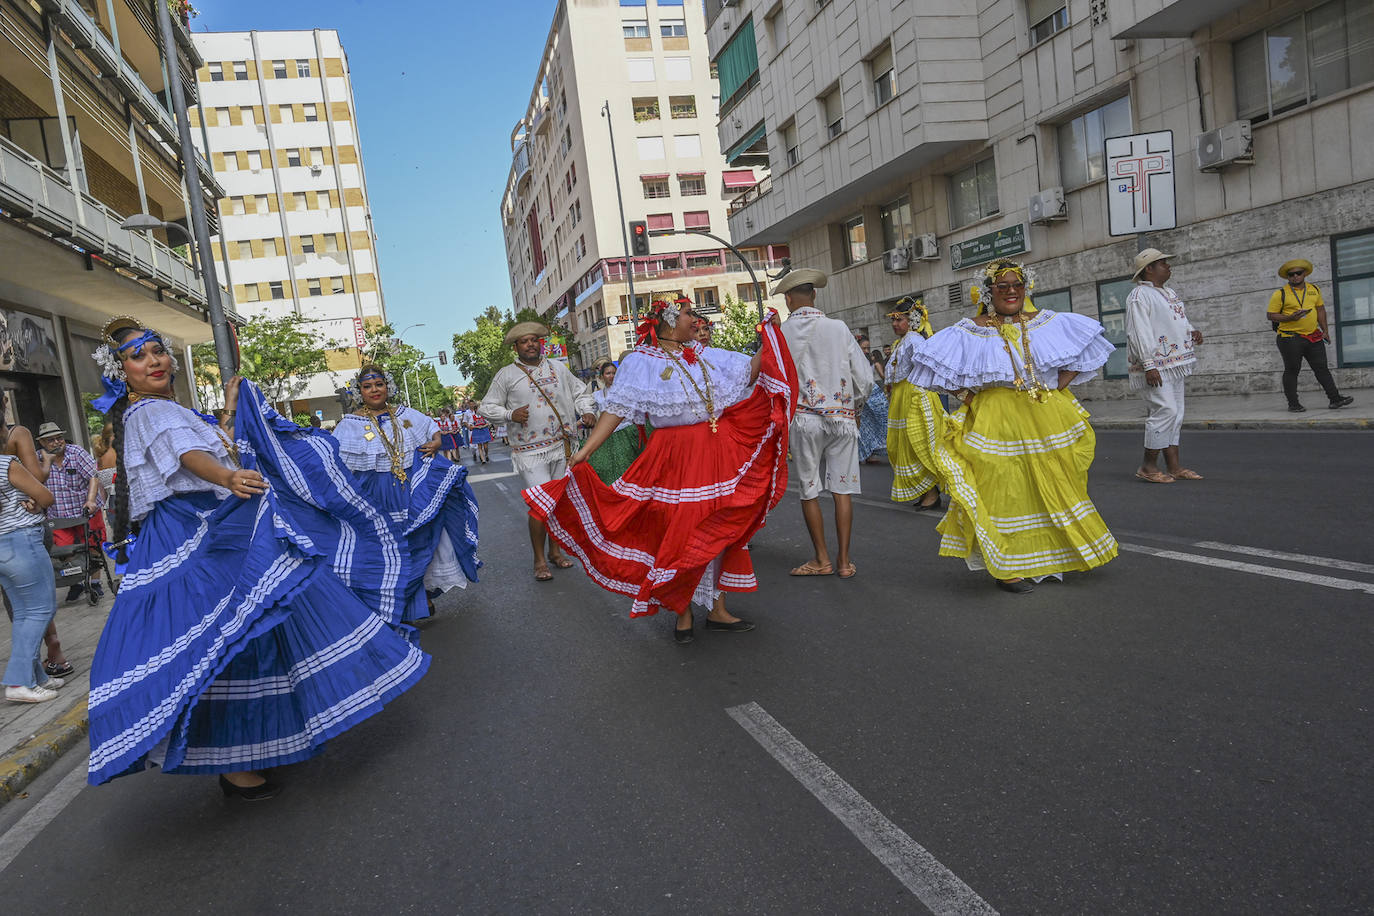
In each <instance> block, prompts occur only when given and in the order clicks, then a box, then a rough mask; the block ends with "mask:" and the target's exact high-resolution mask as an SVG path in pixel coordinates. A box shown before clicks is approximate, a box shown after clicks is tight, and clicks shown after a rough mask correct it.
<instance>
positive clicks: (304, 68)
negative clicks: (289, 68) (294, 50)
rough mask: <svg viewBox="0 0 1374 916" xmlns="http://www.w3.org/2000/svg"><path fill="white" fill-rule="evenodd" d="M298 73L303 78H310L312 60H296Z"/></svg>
mask: <svg viewBox="0 0 1374 916" xmlns="http://www.w3.org/2000/svg"><path fill="white" fill-rule="evenodd" d="M296 75H297V76H299V77H300V78H302V79H308V78H309V77H310V61H308V60H298V61H296Z"/></svg>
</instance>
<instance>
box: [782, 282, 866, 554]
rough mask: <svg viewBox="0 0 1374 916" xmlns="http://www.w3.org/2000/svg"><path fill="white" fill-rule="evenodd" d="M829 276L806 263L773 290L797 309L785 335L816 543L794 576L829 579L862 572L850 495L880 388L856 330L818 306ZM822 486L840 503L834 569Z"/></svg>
mask: <svg viewBox="0 0 1374 916" xmlns="http://www.w3.org/2000/svg"><path fill="white" fill-rule="evenodd" d="M827 280H828V278H827V277H826V275H825V274H824V273H823V272H821V271H819V270H813V269H811V268H802V269H800V270H794V271H791V272H790V273H788V274H787V275H785V276H784V277H783V278H782V279H781V280H779V281H778V285H777V286H776V287H775V288H774V290H773V294H774V295H777V294H778V293H782V294H783V295H785V296H786V299H787V309H788V312H789V313H790V314H789V316H788V318H787V320H786V321H785V322H783V324H782V336H783V337H785V338H786V339H787V348H788V349H789V350H790V351H791V352H792V361H793V362H794V363H795V364H796V367H797V381H798V383H799V385H800V393H799V395H798V398H797V412H796V415H795V416H794V417H793V419H792V427H791V431H790V433H789V437H790V438H789V443H790V445H791V447H792V457H793V458H794V459H795V460H796V463H797V481H798V483H799V484H800V485H801V499H802V516H803V517H804V518H805V519H806V530H807V532H808V533H809V534H810V535H811V544H812V546H813V547H814V548H815V555H814V556H813V557H812V558H811V559H810V560H808V561H807V562H805V563H803V564H802V565H801V566H798V567H797V568H796V569H794V570H792V573H791V574H792V575H794V576H828V575H830V574H831V573H832V572H833V573H838V575H839V576H840V578H842V579H848V578H850V577H851V576H853V575H854V573H855V568H854V564H853V563H852V562H851V561H850V559H849V535H850V530H851V528H852V525H853V520H854V505H853V500H852V499H851V496H852V495H853V494H855V493H858V492H859V411H860V410H862V408H863V402H864V399H865V398H866V397H868V392H869V389H870V388H872V387H873V379H874V373H873V366H872V364H871V363H869V361H868V358H867V357H865V356H864V351H863V349H862V348H860V346H859V343H858V341H856V340H855V339H854V333H853V332H852V331H850V330H849V328H848V327H847V326H846V325H845V323H844V322H843V321H839V320H837V319H834V318H827V317H826V315H825V313H824V312H822V311H821V310H820V309H818V308H816V290H817V289H820V288H823V287H824V286H825V284H826V282H827ZM822 464H824V465H825V472H824V476H822V473H821V465H822ZM822 487H824V489H826V490H829V491H830V493H831V496H833V497H834V500H835V535H836V537H837V539H838V541H839V545H838V550H837V551H836V554H835V565H834V566H832V565H831V563H830V553H829V551H827V550H826V546H825V516H824V515H822V514H821V506H820V495H821V489H822Z"/></svg>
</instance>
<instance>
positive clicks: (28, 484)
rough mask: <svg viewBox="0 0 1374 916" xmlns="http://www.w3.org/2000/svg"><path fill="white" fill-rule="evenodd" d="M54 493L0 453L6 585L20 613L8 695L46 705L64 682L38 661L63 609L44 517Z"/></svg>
mask: <svg viewBox="0 0 1374 916" xmlns="http://www.w3.org/2000/svg"><path fill="white" fill-rule="evenodd" d="M52 501H53V499H52V493H51V492H49V490H48V488H47V487H45V486H43V484H41V483H39V482H38V479H37V478H36V477H34V476H33V475H32V474H30V473H29V472H28V471H27V470H25V468H24V465H23V464H22V463H21V462H20V461H19V459H18V458H16V457H15V456H13V455H0V587H3V588H4V589H5V594H6V595H8V596H9V599H10V606H11V608H12V609H13V611H14V623H13V624H12V628H11V634H10V660H9V664H8V665H6V666H5V678H4V680H5V699H7V700H12V701H14V702H16V703H45V702H47V701H48V700H55V699H57V689H58V688H59V687H61V686H62V685H63V681H62V679H61V678H58V677H49V676H48V675H47V674H46V673H45V672H44V671H43V666H42V665H40V664H39V663H38V647H39V645H40V644H41V643H42V642H43V631H44V630H46V629H47V628H48V624H49V623H51V622H52V618H53V615H54V614H56V613H57V589H56V586H54V585H53V578H52V563H51V562H50V561H49V560H48V552H47V551H46V550H45V549H44V548H43V518H44V512H45V510H46V509H47V508H48V507H49V506H51V505H52Z"/></svg>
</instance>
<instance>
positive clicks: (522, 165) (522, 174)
mask: <svg viewBox="0 0 1374 916" xmlns="http://www.w3.org/2000/svg"><path fill="white" fill-rule="evenodd" d="M511 168H512V170H514V172H515V184H516V186H517V187H519V185H520V183H521V182H522V181H524V180H525V179H526V178H528V177H529V175H530V145H529V144H528V143H526V142H525V141H523V140H521V141H520V144H519V145H518V146H516V147H515V157H514V159H513V160H512V162H511Z"/></svg>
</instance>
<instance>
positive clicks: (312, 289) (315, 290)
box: [305, 279, 324, 296]
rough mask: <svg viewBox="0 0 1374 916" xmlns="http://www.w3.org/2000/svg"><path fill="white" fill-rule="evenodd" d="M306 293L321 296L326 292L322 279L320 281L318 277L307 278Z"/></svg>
mask: <svg viewBox="0 0 1374 916" xmlns="http://www.w3.org/2000/svg"><path fill="white" fill-rule="evenodd" d="M305 293H306V295H307V296H321V295H323V294H324V290H323V288H322V287H321V286H320V281H319V280H318V279H316V280H306V281H305Z"/></svg>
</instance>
